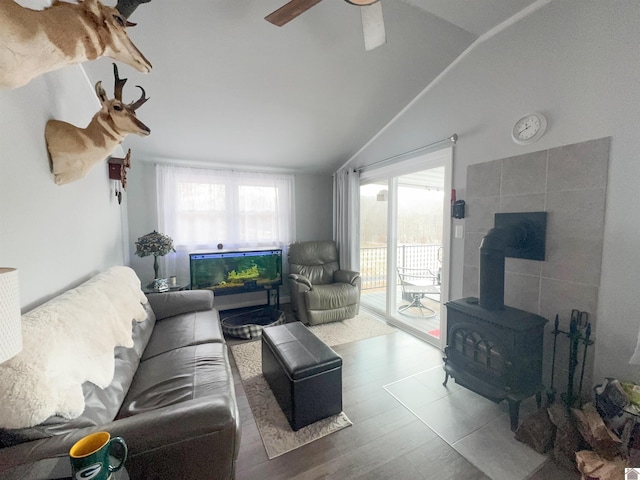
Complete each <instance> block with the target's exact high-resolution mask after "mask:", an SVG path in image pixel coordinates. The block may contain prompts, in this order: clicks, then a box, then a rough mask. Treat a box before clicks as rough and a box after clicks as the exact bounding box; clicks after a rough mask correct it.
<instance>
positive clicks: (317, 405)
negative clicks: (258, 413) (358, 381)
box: [262, 322, 342, 431]
mask: <svg viewBox="0 0 640 480" xmlns="http://www.w3.org/2000/svg"><path fill="white" fill-rule="evenodd" d="M262 374H263V375H264V377H265V379H266V380H267V383H269V387H271V391H272V392H273V394H274V396H275V397H276V399H277V400H278V403H279V404H280V408H282V411H283V412H284V414H285V416H286V417H287V420H289V424H290V425H291V428H292V429H293V430H294V431H296V430H299V429H301V428H302V427H305V426H307V425H309V424H311V423H314V422H317V421H318V420H322V419H323V418H326V417H329V416H331V415H336V414H338V413H340V412H341V411H342V357H340V355H338V354H337V353H336V352H334V351H333V349H332V348H331V347H329V346H327V345H325V344H324V343H323V342H322V340H320V339H319V338H318V337H316V336H315V335H314V334H313V333H311V331H310V330H309V329H308V328H307V327H305V326H304V325H303V324H302V323H300V322H293V323H287V324H284V325H278V326H275V327H267V328H265V329H264V330H263V332H262Z"/></svg>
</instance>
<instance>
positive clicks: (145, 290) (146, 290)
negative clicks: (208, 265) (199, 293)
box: [142, 283, 189, 293]
mask: <svg viewBox="0 0 640 480" xmlns="http://www.w3.org/2000/svg"><path fill="white" fill-rule="evenodd" d="M181 290H189V284H188V283H179V284H177V285H173V286H170V287H169V290H164V291H162V292H161V291H160V290H156V289H155V288H149V286H143V287H142V292H143V293H167V292H179V291H181Z"/></svg>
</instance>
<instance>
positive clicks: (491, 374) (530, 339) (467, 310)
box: [444, 297, 547, 430]
mask: <svg viewBox="0 0 640 480" xmlns="http://www.w3.org/2000/svg"><path fill="white" fill-rule="evenodd" d="M446 307H447V344H448V345H447V347H446V348H445V355H446V356H445V358H444V370H445V381H444V384H445V385H446V384H447V381H448V379H449V376H451V377H453V378H454V379H455V380H456V383H459V384H460V385H462V386H464V387H466V388H468V389H469V390H472V391H474V392H476V393H478V394H480V395H482V396H484V397H486V398H488V399H490V400H493V401H494V402H501V401H503V400H506V401H507V402H508V404H509V416H510V419H511V429H512V430H515V429H516V428H517V427H518V412H519V408H520V402H521V401H522V400H524V399H525V398H527V397H530V396H532V395H535V396H536V401H537V402H538V406H540V402H541V394H542V390H543V386H542V343H543V335H544V325H545V323H546V322H547V321H546V320H545V319H544V318H542V317H540V316H539V315H535V314H533V313H529V312H525V311H523V310H518V309H516V308H511V307H504V308H503V309H502V310H488V309H486V308H484V307H482V306H480V305H479V304H478V299H477V298H474V297H469V298H463V299H460V300H454V301H452V302H447V304H446Z"/></svg>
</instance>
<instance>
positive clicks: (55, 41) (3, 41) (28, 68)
mask: <svg viewBox="0 0 640 480" xmlns="http://www.w3.org/2000/svg"><path fill="white" fill-rule="evenodd" d="M78 1H79V3H78V4H74V3H68V2H61V1H58V0H56V1H54V3H53V5H52V6H51V7H49V8H46V9H44V10H31V9H29V8H25V7H22V6H20V5H18V4H17V3H15V2H14V1H13V0H0V88H17V87H20V86H22V85H25V84H27V83H28V82H30V81H31V80H32V79H33V78H35V77H37V76H38V75H41V74H43V73H46V72H50V71H52V70H56V69H58V68H61V67H64V66H66V65H71V64H74V63H81V62H84V61H87V60H95V59H96V58H99V57H103V56H107V57H111V58H113V59H115V60H118V61H120V62H123V63H127V64H129V65H131V66H132V67H133V68H135V69H137V70H139V71H141V72H145V73H147V72H150V71H151V64H150V63H149V61H148V60H147V59H146V58H145V57H144V55H142V53H141V52H140V50H138V48H137V47H136V46H135V45H134V44H133V42H132V41H131V40H130V39H129V37H128V35H127V32H126V30H125V29H126V27H131V26H133V25H135V23H130V22H128V21H127V19H126V18H125V17H124V16H123V15H122V14H121V13H120V12H118V10H116V9H115V8H113V7H108V6H106V5H103V4H102V3H100V2H99V1H98V0H78Z"/></svg>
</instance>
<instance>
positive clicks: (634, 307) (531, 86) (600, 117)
mask: <svg viewBox="0 0 640 480" xmlns="http://www.w3.org/2000/svg"><path fill="white" fill-rule="evenodd" d="M638 25H640V3H639V2H637V1H634V0H615V1H611V2H601V1H598V0H562V1H559V0H556V1H553V2H551V3H550V4H548V5H546V6H544V7H543V8H541V9H540V10H538V11H536V12H535V13H533V14H532V15H530V16H529V17H527V18H525V19H524V20H522V21H520V22H518V23H517V24H515V25H513V26H511V27H510V28H508V29H506V30H504V31H503V32H501V33H499V34H497V35H496V36H495V37H493V38H491V39H489V40H487V41H486V42H484V43H481V44H479V45H478V46H477V47H476V48H475V49H474V50H473V51H472V52H471V53H470V54H469V55H468V56H466V57H465V58H464V59H463V60H462V61H460V63H458V64H457V65H456V66H455V67H454V68H453V69H452V70H451V71H450V72H449V73H448V74H447V75H446V76H444V77H443V78H442V80H441V81H439V82H438V83H437V84H435V85H433V86H432V87H431V88H429V89H427V90H426V92H425V93H424V94H423V95H422V97H420V98H419V99H418V100H417V101H416V102H415V103H414V104H413V105H412V107H411V108H409V109H408V110H407V111H406V112H405V113H404V114H403V115H402V116H400V117H399V118H398V120H397V121H395V122H394V123H393V124H392V125H390V126H389V127H388V128H387V129H386V131H384V132H382V133H381V134H380V135H379V136H378V138H376V139H375V140H373V141H372V142H371V143H370V145H369V146H368V147H367V148H365V149H364V150H363V151H362V152H361V153H360V154H359V155H358V156H357V157H356V158H354V160H353V162H352V163H351V165H352V166H361V165H366V164H368V163H371V162H373V161H375V160H379V159H382V158H386V157H389V156H392V155H395V154H398V153H402V152H404V151H408V150H411V149H414V148H417V147H419V146H421V145H425V144H428V143H430V142H432V141H436V140H440V139H442V138H445V137H447V136H449V135H451V134H452V133H457V134H458V135H459V136H460V140H459V142H458V144H457V145H456V147H455V149H454V185H453V186H454V188H456V189H457V191H458V198H461V199H464V198H465V186H466V171H467V166H468V165H471V164H475V163H480V162H486V161H490V160H495V159H499V158H506V157H510V156H514V155H520V154H522V153H527V152H534V151H538V150H543V149H549V148H553V147H558V146H562V145H566V144H572V143H577V142H581V141H585V140H590V139H595V138H601V137H606V136H611V156H610V163H609V165H610V167H609V181H608V195H607V205H606V218H605V236H604V253H603V260H602V276H601V289H600V293H599V302H598V305H599V307H598V312H597V316H598V319H599V320H598V322H599V324H598V335H597V338H596V347H595V349H596V365H595V372H594V380H595V381H596V382H598V381H601V380H602V377H603V376H617V377H618V378H621V379H631V380H635V381H640V369H639V368H638V367H637V366H636V367H632V366H630V365H628V360H629V358H630V356H631V354H632V353H633V349H634V346H635V343H636V338H637V336H638V329H639V327H640V315H639V314H638V308H639V306H640V301H638V300H637V298H638V289H639V287H640V248H638V247H639V244H640V242H639V237H640V211H639V210H638V209H637V208H635V205H634V203H635V202H634V201H633V199H634V198H635V196H636V190H637V188H638V182H639V180H640V135H638V134H637V128H638V126H640V108H639V106H640V83H639V80H638V79H640V55H638V54H637V48H638V46H639V45H640V29H639V28H638ZM532 111H540V112H542V113H544V114H545V115H546V116H547V118H548V119H549V128H548V130H547V133H546V135H545V136H544V137H543V138H542V139H541V140H540V141H539V142H537V143H535V144H533V145H530V146H526V147H523V146H518V145H516V144H514V143H513V142H512V141H511V138H510V130H511V127H512V126H513V124H514V122H515V121H516V120H517V119H518V118H519V117H521V116H523V115H524V114H526V113H529V112H532ZM458 222H461V223H462V224H464V221H456V223H458ZM463 247H464V242H463V240H459V239H454V240H453V247H452V272H451V278H452V285H451V298H458V297H460V296H461V294H462V259H463ZM547 353H549V352H547Z"/></svg>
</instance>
